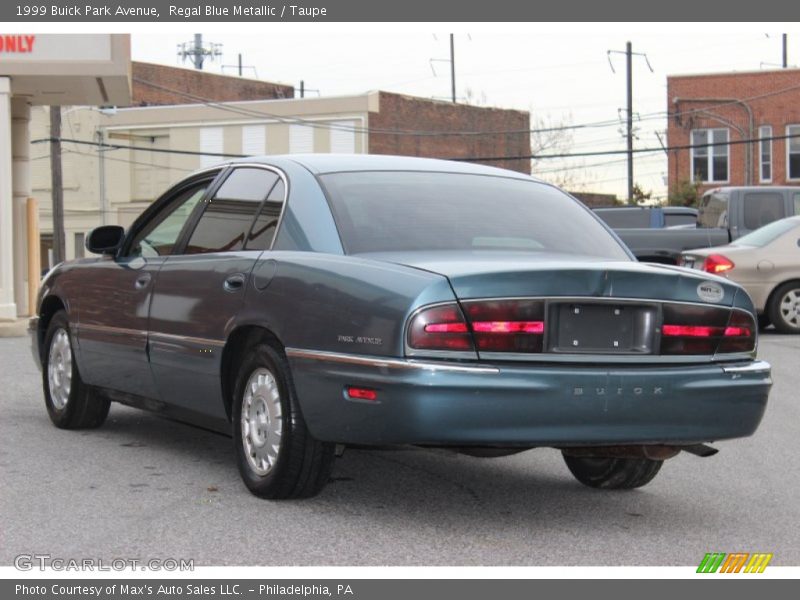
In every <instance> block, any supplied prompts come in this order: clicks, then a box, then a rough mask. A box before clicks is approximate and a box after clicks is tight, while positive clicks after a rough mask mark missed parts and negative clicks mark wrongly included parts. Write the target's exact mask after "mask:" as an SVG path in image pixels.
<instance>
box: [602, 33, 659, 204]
mask: <svg viewBox="0 0 800 600" xmlns="http://www.w3.org/2000/svg"><path fill="white" fill-rule="evenodd" d="M612 54H625V69H626V80H627V94H626V95H627V101H628V102H627V105H628V106H627V109H626V110H627V113H628V114H627V119H626V135H625V137H626V138H627V142H628V152H627V153H628V204H634V202H635V200H634V198H633V186H634V183H633V56H634V55H637V56H642V57H644V60H645V62H646V63H647V66H648V67H649V68H650V72H651V73H652V72H653V67H652V66H650V61H649V60H648V59H647V55H646V54H644V53H642V52H634V51H633V46H632V44H631V43H630V42H626V43H625V52H621V51H619V50H609V51H608V64H609V65H611V71H612V72H614V73H616V71H615V70H614V63H613V62H611V55H612Z"/></svg>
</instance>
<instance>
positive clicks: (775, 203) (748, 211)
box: [744, 192, 786, 231]
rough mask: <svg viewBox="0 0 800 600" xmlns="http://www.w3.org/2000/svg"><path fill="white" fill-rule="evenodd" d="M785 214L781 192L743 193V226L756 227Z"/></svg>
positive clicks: (748, 228) (751, 228)
mask: <svg viewBox="0 0 800 600" xmlns="http://www.w3.org/2000/svg"><path fill="white" fill-rule="evenodd" d="M785 216H786V207H785V205H784V202H783V194H778V193H775V192H750V193H747V194H745V195H744V227H745V229H747V230H750V231H752V230H754V229H758V228H759V227H763V226H764V225H767V224H768V223H772V222H773V221H777V220H778V219H782V218H783V217H785Z"/></svg>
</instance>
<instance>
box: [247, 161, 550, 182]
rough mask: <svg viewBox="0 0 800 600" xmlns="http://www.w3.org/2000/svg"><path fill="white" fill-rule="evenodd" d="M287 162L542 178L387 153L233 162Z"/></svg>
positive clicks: (317, 168) (335, 168)
mask: <svg viewBox="0 0 800 600" xmlns="http://www.w3.org/2000/svg"><path fill="white" fill-rule="evenodd" d="M286 161H292V162H295V163H297V164H300V165H302V166H303V167H305V168H306V169H308V170H309V171H311V172H312V173H314V174H317V175H321V174H324V173H340V172H344V171H428V172H446V173H469V174H474V175H494V176H496V177H511V178H515V179H533V180H535V181H539V180H538V179H536V178H534V177H531V176H530V175H526V174H524V173H519V172H517V171H509V170H508V169H499V168H496V167H488V166H486V165H479V164H475V163H472V162H466V161H454V160H440V159H436V158H417V157H412V156H391V155H384V154H286V155H271V156H251V157H248V158H242V159H237V160H234V161H231V162H232V164H236V163H239V162H247V163H264V164H268V165H275V166H280V165H281V163H285V162H286Z"/></svg>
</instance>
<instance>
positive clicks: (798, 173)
mask: <svg viewBox="0 0 800 600" xmlns="http://www.w3.org/2000/svg"><path fill="white" fill-rule="evenodd" d="M786 135H787V138H786V178H787V179H800V125H789V126H788V127H787V128H786ZM793 136H798V137H793Z"/></svg>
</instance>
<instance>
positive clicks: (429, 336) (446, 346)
mask: <svg viewBox="0 0 800 600" xmlns="http://www.w3.org/2000/svg"><path fill="white" fill-rule="evenodd" d="M408 345H409V347H410V348H412V349H414V350H451V351H453V350H455V351H463V350H467V351H474V348H473V347H472V336H471V335H470V333H469V330H468V329H467V322H466V320H465V319H464V315H463V314H462V312H461V309H460V308H459V307H458V304H456V303H455V302H454V303H452V304H442V305H439V306H433V307H431V308H426V309H423V310H421V311H419V312H418V313H417V314H416V315H414V318H413V319H412V320H411V324H410V325H409V328H408Z"/></svg>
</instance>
